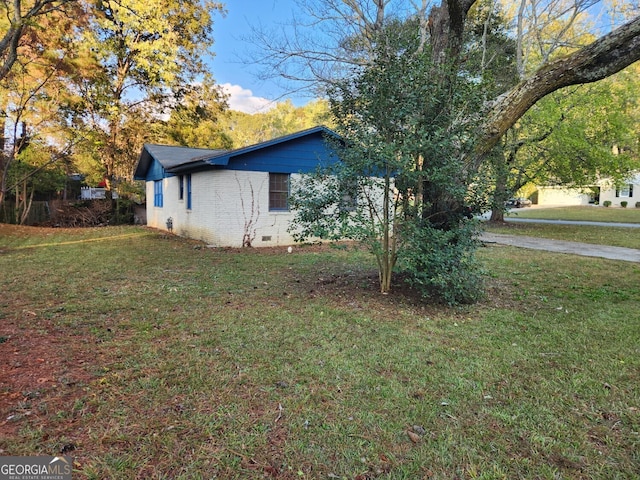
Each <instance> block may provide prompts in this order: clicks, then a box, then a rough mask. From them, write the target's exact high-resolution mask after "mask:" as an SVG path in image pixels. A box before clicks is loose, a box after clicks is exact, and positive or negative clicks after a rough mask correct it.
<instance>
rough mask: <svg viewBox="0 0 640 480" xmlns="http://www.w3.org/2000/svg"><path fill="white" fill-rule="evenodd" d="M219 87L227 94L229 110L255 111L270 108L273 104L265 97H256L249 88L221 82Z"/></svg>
mask: <svg viewBox="0 0 640 480" xmlns="http://www.w3.org/2000/svg"><path fill="white" fill-rule="evenodd" d="M221 87H222V89H223V90H224V92H225V93H226V94H227V95H229V108H231V110H237V111H240V112H245V113H256V112H259V111H262V112H264V111H267V110H270V109H271V108H273V107H274V106H275V102H273V101H271V100H269V99H266V98H262V97H256V96H255V95H253V92H252V91H251V90H249V89H248V88H242V87H241V86H240V85H231V84H230V83H223V84H222V85H221Z"/></svg>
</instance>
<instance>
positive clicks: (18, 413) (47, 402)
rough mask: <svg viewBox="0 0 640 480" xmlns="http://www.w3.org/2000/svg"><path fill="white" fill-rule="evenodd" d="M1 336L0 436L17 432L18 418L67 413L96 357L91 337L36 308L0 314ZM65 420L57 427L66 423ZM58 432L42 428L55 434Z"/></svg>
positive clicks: (45, 420) (33, 420) (40, 419)
mask: <svg viewBox="0 0 640 480" xmlns="http://www.w3.org/2000/svg"><path fill="white" fill-rule="evenodd" d="M16 307H18V308H20V306H16ZM0 341H1V342H2V343H0V437H8V436H13V435H15V434H17V433H18V432H19V430H20V429H21V428H22V427H23V425H24V422H23V420H26V419H29V424H31V425H38V424H40V423H42V424H47V423H48V422H49V421H50V419H48V418H47V417H48V416H50V415H52V414H56V413H60V414H61V415H62V416H65V415H66V414H68V413H70V412H71V411H72V409H73V405H74V402H75V400H76V399H77V398H79V397H81V396H83V394H84V393H85V392H84V387H85V386H86V385H87V384H88V382H90V381H91V379H92V378H93V375H92V373H91V371H92V369H93V367H94V365H95V364H96V363H97V362H98V357H97V356H96V354H95V352H92V349H91V348H90V346H91V341H90V339H89V338H87V337H84V336H82V335H77V334H73V335H70V332H69V331H66V330H64V329H62V328H60V327H56V326H54V324H53V322H51V321H49V320H46V319H41V318H38V316H37V314H36V313H35V312H31V311H29V310H21V311H20V313H19V314H17V315H16V318H14V319H11V318H4V319H3V321H2V324H1V325H0ZM69 418H70V417H69ZM70 423H71V422H68V423H66V422H63V423H62V424H61V425H60V427H59V428H61V429H62V430H65V429H67V428H70V427H71V425H70ZM49 425H50V424H49ZM60 433H62V432H53V431H48V432H47V434H48V435H50V436H53V435H56V436H57V437H61V436H62V435H59V434H60ZM64 448H65V445H61V446H60V450H62V449H64ZM66 448H67V449H68V448H70V447H69V446H68V445H66ZM1 453H3V454H9V453H11V452H1Z"/></svg>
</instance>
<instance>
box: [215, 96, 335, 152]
mask: <svg viewBox="0 0 640 480" xmlns="http://www.w3.org/2000/svg"><path fill="white" fill-rule="evenodd" d="M223 122H225V123H226V128H227V130H228V134H229V136H230V137H231V138H232V140H233V145H234V147H236V148H237V147H244V146H247V145H253V144H255V143H260V142H264V141H266V140H270V139H272V138H276V137H281V136H283V135H288V134H290V133H295V132H297V131H300V130H304V129H306V128H311V127H315V126H317V125H327V126H330V118H329V106H328V103H327V102H326V101H324V100H316V101H313V102H309V103H308V104H307V105H304V106H302V107H296V106H295V105H294V104H293V102H291V100H286V101H284V102H279V103H277V104H276V105H275V106H274V107H273V108H271V109H269V110H267V111H265V112H258V113H254V114H248V113H243V112H236V111H232V112H230V114H229V116H228V118H226V119H223Z"/></svg>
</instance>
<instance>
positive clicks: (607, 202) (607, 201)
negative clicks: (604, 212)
mask: <svg viewBox="0 0 640 480" xmlns="http://www.w3.org/2000/svg"><path fill="white" fill-rule="evenodd" d="M602 205H604V206H605V207H610V206H611V200H605V201H604V202H602Z"/></svg>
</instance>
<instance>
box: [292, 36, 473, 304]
mask: <svg viewBox="0 0 640 480" xmlns="http://www.w3.org/2000/svg"><path fill="white" fill-rule="evenodd" d="M394 31H395V32H397V31H398V30H391V32H394ZM400 32H401V33H402V29H400ZM415 40H416V39H414V38H406V37H402V35H398V36H396V37H394V36H386V37H384V40H383V41H381V42H379V44H378V47H377V50H376V54H375V57H374V59H373V60H372V61H371V63H370V65H369V66H367V67H366V68H363V69H362V70H361V71H360V72H358V73H357V74H356V75H354V77H353V78H352V79H350V80H347V81H344V82H341V83H339V84H337V85H336V86H335V87H334V89H333V91H332V92H331V98H332V101H331V109H332V113H333V114H334V116H335V119H336V124H337V131H338V133H339V134H340V135H341V137H342V140H341V142H339V144H336V152H337V154H338V156H339V158H340V161H339V162H336V163H335V164H334V165H333V166H331V167H328V168H325V169H323V170H322V171H320V172H318V173H317V174H316V175H312V176H307V177H304V178H303V180H302V181H301V182H300V183H299V184H298V185H297V186H296V187H295V189H294V191H293V202H292V205H293V207H294V210H295V212H296V218H295V221H294V223H293V226H292V229H293V232H294V234H295V235H296V238H297V239H298V240H303V239H307V238H309V237H318V238H322V239H332V240H335V239H340V238H347V239H353V240H358V241H360V242H362V243H363V244H365V245H366V246H367V247H368V248H369V250H370V251H371V252H372V253H373V254H374V255H375V257H376V260H377V262H378V269H379V277H380V290H381V291H382V292H383V293H387V292H389V291H390V289H391V284H392V274H393V272H394V271H397V272H400V273H402V274H403V276H404V277H405V278H406V279H407V280H408V281H409V282H410V283H411V284H412V285H414V286H415V287H417V288H419V289H420V291H421V292H422V294H423V295H424V296H425V297H437V298H439V299H442V300H445V301H446V302H448V303H457V302H460V301H468V298H467V297H468V296H467V294H466V291H467V290H469V289H468V288H467V287H468V286H469V285H470V281H469V278H470V277H469V273H470V271H471V270H470V268H471V266H472V262H471V261H470V258H471V257H472V251H473V248H474V242H473V240H472V239H473V237H474V227H473V222H472V221H471V220H470V218H469V217H470V216H471V215H470V212H471V211H472V210H473V206H472V205H473V203H474V202H475V200H473V201H472V200H471V199H470V192H471V191H472V189H470V187H469V186H470V185H471V184H472V183H473V180H474V179H472V178H471V177H470V176H469V175H470V174H469V173H468V172H467V170H466V168H465V156H466V155H467V154H469V152H470V151H471V149H472V145H471V143H470V141H469V140H470V138H471V136H470V135H468V131H469V128H470V124H471V123H472V122H473V118H474V115H473V112H474V111H478V108H477V107H478V102H479V100H480V97H479V96H478V95H477V88H476V87H477V84H476V83H474V82H473V81H471V80H469V79H468V78H465V77H464V76H457V77H453V78H454V80H451V79H448V80H447V81H443V80H442V79H441V78H439V77H438V76H436V75H433V71H434V70H433V68H432V67H433V65H432V64H431V62H430V61H429V56H428V54H427V52H425V51H424V50H423V49H421V48H420V47H419V46H418V45H416V44H415V43H414V42H415ZM454 83H455V85H454ZM463 239H466V240H468V241H463ZM443 249H446V251H447V253H446V255H444V256H443V251H444V250H443ZM454 277H455V278H454ZM473 280H474V282H475V280H476V278H475V277H474V279H473ZM451 289H454V290H455V291H453V290H451ZM474 291H478V289H474Z"/></svg>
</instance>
